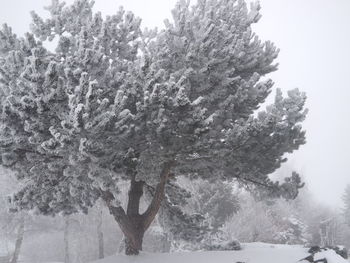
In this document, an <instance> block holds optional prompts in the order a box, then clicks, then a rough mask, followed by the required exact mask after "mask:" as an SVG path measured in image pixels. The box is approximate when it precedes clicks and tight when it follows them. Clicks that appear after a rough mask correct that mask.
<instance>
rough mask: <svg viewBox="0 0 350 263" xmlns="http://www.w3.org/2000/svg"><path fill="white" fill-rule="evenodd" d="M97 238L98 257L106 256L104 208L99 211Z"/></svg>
mask: <svg viewBox="0 0 350 263" xmlns="http://www.w3.org/2000/svg"><path fill="white" fill-rule="evenodd" d="M97 239H98V258H99V259H102V258H104V242H103V232H102V209H100V210H99V211H98V222H97Z"/></svg>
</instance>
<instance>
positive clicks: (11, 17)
mask: <svg viewBox="0 0 350 263" xmlns="http://www.w3.org/2000/svg"><path fill="white" fill-rule="evenodd" d="M50 2H51V1H50V0H11V1H8V0H0V4H1V5H0V7H1V9H0V23H1V24H2V23H5V22H6V23H8V24H9V25H10V26H12V27H13V30H14V31H15V32H16V33H17V34H19V35H22V34H23V33H24V32H25V31H27V30H28V24H29V22H30V16H29V11H30V10H36V11H38V13H39V14H45V11H44V10H43V9H42V7H43V6H47V5H49V3H50ZM66 2H67V3H71V2H73V0H67V1H66ZM95 2H96V4H95V10H99V11H102V13H103V14H111V13H113V12H114V11H115V10H117V8H118V6H120V5H123V6H124V7H125V9H127V10H131V11H133V12H134V13H135V14H136V15H138V16H139V17H141V18H142V19H143V25H144V26H148V27H154V26H158V27H162V25H163V20H164V19H165V18H170V16H171V13H170V10H171V9H172V8H173V6H174V5H175V2H176V0H96V1H95ZM260 2H261V5H262V11H261V13H262V15H263V17H262V19H261V20H260V22H259V23H258V24H256V25H255V26H254V30H255V31H256V32H257V34H258V35H259V36H260V37H261V38H262V39H263V40H271V41H273V42H274V43H275V44H276V45H277V46H278V47H279V48H280V49H281V52H280V56H279V58H278V62H279V63H280V67H279V70H278V71H277V72H275V73H273V74H271V75H270V77H271V78H272V79H273V80H274V81H275V83H276V84H275V88H276V87H279V88H282V89H283V90H288V89H292V88H295V87H297V88H299V89H301V90H303V91H305V92H306V93H307V95H308V102H307V105H308V108H309V110H310V113H309V115H308V118H307V121H306V122H305V124H304V127H305V129H306V130H307V144H306V145H304V146H303V147H302V148H301V149H300V150H299V151H298V152H295V153H294V154H293V156H292V157H290V161H289V164H288V166H290V167H293V169H295V170H297V171H299V172H300V173H301V174H303V176H304V178H305V181H306V183H307V184H308V188H309V189H310V190H311V191H312V193H313V194H314V195H315V197H316V198H317V199H319V200H320V201H322V202H325V203H326V204H329V205H332V206H341V195H342V193H343V190H344V187H345V186H346V184H350V169H349V165H350V159H349V150H350V107H349V102H350V87H349V78H350V66H349V63H350V0H307V1H305V0H261V1H260Z"/></svg>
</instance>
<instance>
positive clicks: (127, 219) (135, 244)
mask: <svg viewBox="0 0 350 263" xmlns="http://www.w3.org/2000/svg"><path fill="white" fill-rule="evenodd" d="M173 164H174V162H173V161H169V162H165V163H164V165H163V168H162V171H161V174H160V180H159V183H158V185H157V187H156V189H155V193H154V196H153V199H152V201H151V203H150V204H149V206H148V208H147V209H146V211H145V212H144V213H143V214H140V213H139V208H140V200H141V197H142V195H143V186H144V182H143V181H136V180H135V176H132V179H131V182H130V190H129V194H128V197H129V199H128V205H127V210H126V212H125V210H124V209H123V208H122V207H121V206H114V205H113V200H114V196H113V194H112V193H110V192H106V191H105V192H103V193H102V198H103V199H104V201H105V202H106V204H107V206H108V208H109V211H110V213H111V214H112V215H113V217H114V218H115V220H116V221H117V223H118V224H119V226H120V229H121V230H122V232H123V234H124V237H125V254H127V255H137V254H139V252H140V250H142V242H143V237H144V234H145V232H146V230H147V229H148V228H149V226H150V225H151V223H152V222H153V220H154V218H155V217H156V215H157V213H158V211H159V208H160V206H161V203H162V200H163V198H164V190H165V185H166V183H167V180H168V177H169V173H170V169H171V167H172V166H173Z"/></svg>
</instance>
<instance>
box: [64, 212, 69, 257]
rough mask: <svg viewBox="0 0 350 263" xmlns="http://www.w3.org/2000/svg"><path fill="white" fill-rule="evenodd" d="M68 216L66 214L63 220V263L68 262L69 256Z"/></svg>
mask: <svg viewBox="0 0 350 263" xmlns="http://www.w3.org/2000/svg"><path fill="white" fill-rule="evenodd" d="M68 235H69V216H66V218H65V220H64V233H63V240H64V263H70V258H69V236H68Z"/></svg>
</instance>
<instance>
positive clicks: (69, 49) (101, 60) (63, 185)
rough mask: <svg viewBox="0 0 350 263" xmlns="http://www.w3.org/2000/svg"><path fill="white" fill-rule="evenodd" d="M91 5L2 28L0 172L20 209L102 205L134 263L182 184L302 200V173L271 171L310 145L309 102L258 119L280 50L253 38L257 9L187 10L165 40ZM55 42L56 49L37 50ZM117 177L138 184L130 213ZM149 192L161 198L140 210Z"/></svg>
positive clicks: (270, 109)
mask: <svg viewBox="0 0 350 263" xmlns="http://www.w3.org/2000/svg"><path fill="white" fill-rule="evenodd" d="M92 6H93V1H90V0H76V1H75V2H74V4H73V5H71V6H65V4H64V3H61V2H59V1H58V0H53V1H52V4H51V6H50V7H48V10H49V12H50V14H51V17H50V18H48V19H46V20H43V19H42V18H40V17H39V16H38V15H37V14H36V13H34V12H33V13H32V17H33V23H32V24H31V30H32V33H27V34H26V35H25V36H24V37H23V38H19V37H17V36H16V35H14V34H13V33H12V31H11V29H10V28H9V27H8V26H6V25H5V26H4V27H3V28H2V30H1V31H0V83H1V84H0V85H1V92H0V101H1V111H0V124H1V127H0V153H1V163H2V165H3V166H6V167H8V168H10V169H12V170H14V171H16V174H17V177H18V179H20V180H23V182H24V187H23V188H22V189H21V190H20V191H19V192H17V193H16V194H15V195H14V197H13V199H12V201H13V203H14V204H15V205H17V207H18V208H19V209H35V210H36V211H37V212H39V213H42V214H46V215H52V214H57V213H64V214H71V213H75V212H78V211H83V212H87V209H88V207H90V206H92V205H94V203H95V202H96V200H98V199H100V198H101V199H103V200H104V202H105V204H106V205H107V207H108V208H109V211H110V213H111V214H112V215H113V216H114V218H115V220H116V221H117V222H118V224H119V226H120V228H121V230H122V231H123V233H124V235H125V242H126V253H127V254H138V252H139V250H141V249H142V240H143V236H144V233H145V231H146V230H147V229H148V228H149V226H150V225H151V223H152V221H153V220H154V218H155V216H156V215H157V213H158V210H159V209H160V207H161V203H162V201H163V199H164V197H165V196H166V197H167V199H166V202H168V201H169V200H168V198H170V196H172V197H176V198H172V202H173V201H179V202H180V201H181V200H182V198H181V195H182V194H183V191H181V187H179V186H178V185H177V183H176V176H177V175H184V176H188V177H189V178H192V179H193V178H197V177H201V178H203V179H205V180H223V181H226V180H227V181H231V180H237V181H238V182H239V183H240V185H241V186H244V187H249V188H251V189H252V190H253V191H258V190H259V189H263V190H264V191H265V192H268V193H269V195H273V196H282V195H283V196H286V197H288V198H294V197H295V196H296V195H297V193H298V189H299V188H300V187H301V186H302V184H301V183H300V178H299V176H298V175H297V174H293V175H292V176H291V177H288V178H286V179H285V181H284V182H283V183H279V182H273V181H272V180H270V179H269V174H271V173H272V172H274V171H275V170H276V169H277V168H279V167H280V165H281V163H282V162H284V161H286V158H284V154H285V153H291V152H293V151H294V150H296V149H298V148H299V146H300V145H302V144H304V143H305V132H304V131H303V130H302V127H301V124H300V123H301V122H302V121H303V120H304V118H305V114H306V110H305V109H304V103H305V99H306V96H305V94H304V93H301V92H299V91H298V90H292V91H289V92H288V96H287V97H286V98H283V96H282V93H281V91H279V90H277V93H276V97H275V101H274V103H273V104H271V105H269V106H267V108H266V109H265V110H262V111H259V112H257V109H258V108H259V107H260V106H261V104H262V103H263V102H264V101H265V99H266V98H267V96H268V95H269V94H270V92H271V89H272V86H273V83H272V81H271V80H269V79H266V78H265V77H264V76H265V75H266V74H268V73H270V72H272V71H274V70H276V69H277V65H276V64H274V60H275V58H276V57H277V54H278V50H277V49H276V48H275V46H274V45H273V44H272V43H271V42H269V41H267V42H261V40H259V38H258V37H257V36H256V35H255V34H254V33H253V32H252V30H251V25H252V24H253V23H256V22H257V21H258V20H259V18H260V14H259V8H260V7H259V5H258V4H253V5H252V6H251V8H250V9H248V8H247V6H246V4H245V2H244V1H235V0H207V1H205V0H199V1H198V3H197V4H196V5H194V6H193V7H192V8H190V7H189V3H188V2H186V1H180V2H179V3H178V4H177V5H176V8H175V9H174V10H173V22H170V21H166V27H165V29H164V30H162V31H160V32H157V31H152V30H144V31H142V30H141V29H140V19H139V18H137V17H135V16H134V15H133V14H132V13H130V12H124V10H122V9H120V10H119V11H118V12H117V13H116V14H115V15H112V16H107V17H106V18H103V17H102V15H101V14H100V13H96V14H94V13H93V12H92ZM53 39H56V40H57V41H58V44H57V47H56V50H55V51H54V52H51V51H49V50H47V49H46V48H45V46H44V45H43V42H42V41H46V40H49V41H51V40H53ZM119 181H128V182H130V190H129V194H128V204H127V207H126V209H124V208H123V207H122V206H121V202H120V200H119V199H118V193H119V192H120V189H118V184H117V182H119ZM144 187H150V189H153V190H154V191H150V192H151V195H152V200H151V202H150V204H149V206H148V207H147V208H146V210H145V211H144V212H143V213H141V212H140V211H139V204H140V199H141V197H142V196H143V190H144ZM165 190H166V194H165ZM267 190H268V191H267ZM168 204H170V202H168ZM180 208H181V207H177V209H178V211H180V210H181V209H180ZM179 209H180V210H179ZM180 214H181V213H180V212H179V213H178V215H180ZM191 222H192V224H194V222H195V221H194V220H192V221H191Z"/></svg>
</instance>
